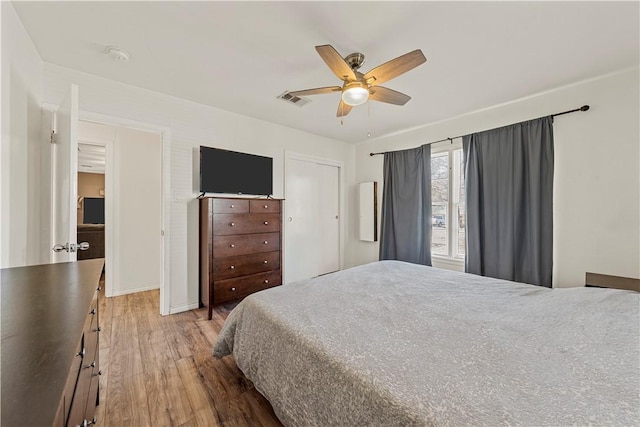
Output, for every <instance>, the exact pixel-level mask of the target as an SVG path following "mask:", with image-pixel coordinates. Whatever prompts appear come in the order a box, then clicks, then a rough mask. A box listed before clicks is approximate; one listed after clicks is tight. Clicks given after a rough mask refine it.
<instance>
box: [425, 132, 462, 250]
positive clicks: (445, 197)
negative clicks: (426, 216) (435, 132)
mask: <svg viewBox="0 0 640 427" xmlns="http://www.w3.org/2000/svg"><path fill="white" fill-rule="evenodd" d="M464 198H465V194H464V160H463V157H462V148H460V144H453V145H449V146H445V147H442V148H440V149H438V148H435V147H434V149H433V150H432V153H431V225H432V237H431V254H432V255H434V256H436V257H444V258H452V259H464V255H465V234H464V232H465V226H466V224H465V223H466V221H465V206H464Z"/></svg>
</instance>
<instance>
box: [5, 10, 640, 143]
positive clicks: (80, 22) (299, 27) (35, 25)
mask: <svg viewBox="0 0 640 427" xmlns="http://www.w3.org/2000/svg"><path fill="white" fill-rule="evenodd" d="M13 4H14V6H15V9H16V10H17V12H18V15H19V16H20V19H21V20H22V22H23V23H24V25H25V27H26V29H27V31H28V32H29V34H30V35H31V38H32V39H33V41H34V43H35V45H36V47H37V49H38V51H39V52H40V55H41V56H42V59H43V60H44V61H47V62H51V63H54V64H58V65H62V66H65V67H69V68H73V69H77V70H80V71H84V72H87V73H91V74H95V75H99V76H102V77H106V78H110V79H114V80H119V81H122V82H126V83H130V84H133V85H136V86H140V87H144V88H147V89H152V90H156V91H159V92H164V93H167V94H171V95H175V96H179V97H182V98H186V99H190V100H192V101H196V102H199V103H202V104H207V105H211V106H214V107H218V108H222V109H225V110H229V111H233V112H236V113H240V114H244V115H247V116H251V117H255V118H258V119H263V120H267V121H269V122H273V123H279V124H282V125H285V126H289V127H292V128H297V129H302V130H305V131H308V132H311V133H315V134H318V135H324V136H327V137H330V138H335V139H339V140H343V141H350V142H357V141H362V140H365V139H366V138H367V133H368V132H370V133H371V136H372V137H377V136H381V135H384V134H388V133H393V132H397V131H400V130H402V129H407V128H411V127H415V126H419V125H423V124H426V123H430V122H433V121H437V120H441V119H444V118H447V117H452V116H456V115H459V114H463V113H467V112H470V111H474V110H477V109H480V108H485V107H488V106H492V105H496V104H499V103H502V102H506V101H509V100H513V99H517V98H520V97H523V96H527V95H530V94H534V93H537V92H541V91H544V90H548V89H551V88H554V87H558V86H562V85H565V84H568V83H571V82H575V81H578V80H582V79H586V78H589V77H593V76H598V75H602V74H605V73H608V72H612V71H617V70H620V69H622V68H626V67H630V66H637V65H638V63H639V51H640V35H639V26H640V24H639V3H638V2H608V1H605V2H154V1H146V2H14V3H13ZM322 44H331V45H333V46H334V47H335V48H336V49H337V50H338V52H340V53H341V54H343V55H345V56H346V55H347V54H349V53H352V52H361V53H364V54H365V55H366V61H365V63H364V65H363V66H362V69H361V71H368V70H370V69H371V68H373V67H375V66H377V65H379V64H381V63H383V62H386V61H388V60H390V59H392V58H395V57H397V56H399V55H401V54H404V53H406V52H409V51H411V50H414V49H422V51H423V52H424V54H425V56H426V57H427V62H426V64H423V65H421V66H420V67H418V68H416V69H414V70H412V71H410V72H409V73H407V74H404V75H402V76H400V77H397V78H396V79H394V80H392V81H390V82H387V83H385V86H387V87H389V88H391V89H395V90H398V91H400V92H404V93H406V94H408V95H410V96H412V98H413V99H412V100H411V101H409V103H407V104H406V105H405V106H404V107H399V106H394V105H388V104H381V103H376V102H371V103H368V104H365V105H363V106H360V107H355V108H354V109H353V111H352V112H351V114H350V115H349V116H347V117H346V118H345V120H344V125H340V121H339V119H337V118H336V117H335V114H336V110H337V105H338V102H339V98H340V95H339V93H334V94H329V95H316V96H310V97H308V98H309V99H311V102H310V103H308V104H307V105H305V106H304V107H297V106H295V105H293V104H289V103H286V102H285V101H282V100H279V99H276V96H278V95H279V94H281V93H282V92H283V91H285V90H298V89H307V88H313V87H319V86H333V85H336V84H339V83H340V82H339V81H338V80H337V78H336V77H335V76H334V75H333V74H332V73H331V71H330V70H329V69H328V68H327V67H326V65H325V64H324V62H323V61H322V60H321V59H320V57H319V56H318V54H317V53H316V51H315V49H314V46H316V45H322ZM106 46H118V47H120V48H123V49H125V50H127V51H128V52H129V53H130V54H131V60H130V61H129V62H128V63H118V62H115V61H113V60H112V59H111V58H109V57H108V56H106V55H105V54H104V51H105V48H106ZM552 112H554V111H550V113H552Z"/></svg>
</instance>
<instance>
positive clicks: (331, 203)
mask: <svg viewBox="0 0 640 427" xmlns="http://www.w3.org/2000/svg"><path fill="white" fill-rule="evenodd" d="M316 174H317V176H318V178H317V180H316V182H317V184H318V203H319V206H318V207H317V211H316V212H317V216H318V218H317V221H318V227H317V228H318V231H319V232H320V235H319V236H318V240H319V244H318V246H317V247H316V248H317V251H318V254H317V257H318V264H317V267H316V268H317V270H316V273H317V274H316V276H318V275H320V274H327V273H332V272H334V271H338V270H339V269H340V221H339V219H340V169H339V168H338V167H336V166H331V165H320V164H317V165H316Z"/></svg>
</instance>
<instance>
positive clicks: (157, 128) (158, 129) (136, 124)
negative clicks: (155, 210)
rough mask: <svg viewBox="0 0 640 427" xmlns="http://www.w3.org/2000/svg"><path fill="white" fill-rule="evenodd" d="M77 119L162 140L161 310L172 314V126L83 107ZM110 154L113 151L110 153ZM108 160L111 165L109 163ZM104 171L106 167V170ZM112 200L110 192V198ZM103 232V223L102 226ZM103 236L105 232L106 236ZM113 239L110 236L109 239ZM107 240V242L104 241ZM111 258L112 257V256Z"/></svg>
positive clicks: (109, 251)
mask: <svg viewBox="0 0 640 427" xmlns="http://www.w3.org/2000/svg"><path fill="white" fill-rule="evenodd" d="M42 108H43V109H47V110H51V111H55V110H56V109H57V106H56V105H55V104H50V103H44V104H43V105H42ZM78 120H82V121H86V122H94V123H101V124H104V125H110V126H119V127H125V128H130V129H136V130H141V131H145V132H153V133H157V134H159V135H160V138H161V140H162V165H161V168H162V184H161V186H162V190H161V194H160V198H161V203H162V209H161V230H160V233H161V241H162V245H161V248H160V253H161V255H160V257H161V259H160V264H161V268H160V270H161V271H160V314H161V315H163V316H165V315H169V314H171V313H170V311H171V304H170V303H171V301H170V299H169V296H170V295H171V268H170V267H171V262H170V261H171V259H170V248H171V245H170V242H171V235H170V233H169V226H170V224H171V197H170V191H171V128H169V127H166V126H161V125H157V124H153V123H146V122H141V121H137V120H132V119H127V118H123V117H117V116H111V115H108V114H102V113H95V112H92V111H86V110H83V109H80V110H79V114H78ZM111 156H113V153H112V154H111ZM106 162H107V164H106V166H107V168H109V167H113V158H111V161H109V157H107V159H106ZM110 164H111V166H109V165H110ZM105 172H106V170H105ZM106 179H107V176H106V173H105V198H106V197H107V196H108V193H107V187H109V188H113V182H111V184H109V185H108V184H107V183H106ZM111 179H113V173H111ZM110 199H111V200H113V196H112V197H111V198H110ZM108 203H109V200H105V210H107V204H108ZM112 213H113V211H112ZM106 215H107V212H105V222H106V221H107V217H106ZM105 233H106V227H105ZM105 237H106V236H105ZM109 240H110V241H113V239H109ZM105 243H106V242H105ZM108 254H111V255H112V254H113V248H108V247H106V245H105V255H108ZM111 259H113V257H112V258H111ZM110 289H113V286H110V287H109V286H107V289H105V295H106V296H110V295H109V294H108V293H107V291H108V292H109V293H111V292H112V290H110Z"/></svg>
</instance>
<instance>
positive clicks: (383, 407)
mask: <svg viewBox="0 0 640 427" xmlns="http://www.w3.org/2000/svg"><path fill="white" fill-rule="evenodd" d="M639 307H640V294H638V293H635V292H630V291H619V290H608V289H597V288H572V289H553V290H551V289H546V288H540V287H536V286H532V285H525V284H519V283H513V282H507V281H503V280H498V279H491V278H485V277H480V276H474V275H469V274H464V273H457V272H452V271H447V270H440V269H437V268H432V267H424V266H418V265H413V264H407V263H402V262H397V261H382V262H376V263H373V264H368V265H364V266H360V267H355V268H352V269H348V270H344V271H340V272H337V273H334V274H330V275H327V276H323V277H319V278H316V279H313V280H309V281H304V282H298V283H295V284H291V285H285V286H280V287H277V288H272V289H269V290H265V291H262V292H259V293H257V294H254V295H251V296H249V297H248V298H246V299H245V300H244V301H243V302H242V303H240V304H239V305H238V306H237V307H236V308H235V309H234V310H233V312H232V313H231V314H230V315H229V317H228V319H227V321H226V323H225V325H224V327H223V329H222V331H221V332H220V335H219V337H218V340H217V342H216V344H215V347H214V355H215V356H216V357H223V356H225V355H229V354H233V356H234V357H235V359H236V363H237V365H238V367H239V368H240V369H241V370H242V371H243V372H244V373H245V375H246V376H247V378H249V379H250V380H251V381H253V383H254V384H255V386H256V388H257V389H258V390H259V391H260V392H261V393H262V394H263V395H264V396H266V397H267V399H268V400H269V401H270V402H271V404H272V405H273V409H274V411H275V412H276V414H277V416H278V417H279V418H280V420H281V421H282V422H283V423H284V424H285V425H287V426H418V425H419V426H426V425H437V426H445V425H452V426H467V425H485V426H494V425H505V424H512V425H528V426H540V425H554V426H555V425H619V426H622V425H638V424H639V422H640V421H639V420H640V403H639V393H640V341H639V340H640V331H639V329H640V325H639V322H640V314H639Z"/></svg>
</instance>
